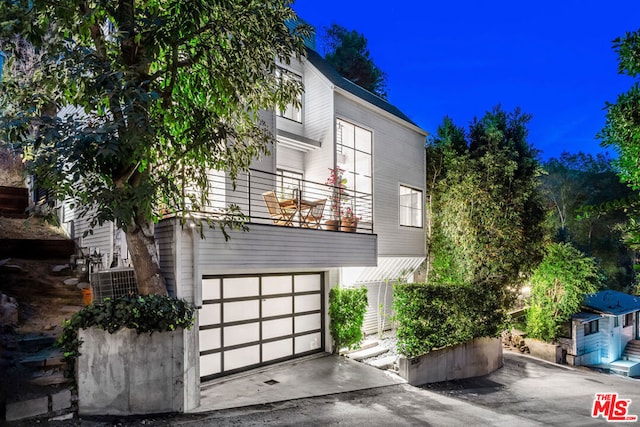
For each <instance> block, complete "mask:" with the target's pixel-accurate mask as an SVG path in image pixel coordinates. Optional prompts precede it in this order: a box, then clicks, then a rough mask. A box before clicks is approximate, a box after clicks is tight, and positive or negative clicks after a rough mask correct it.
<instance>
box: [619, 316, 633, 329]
mask: <svg viewBox="0 0 640 427" xmlns="http://www.w3.org/2000/svg"><path fill="white" fill-rule="evenodd" d="M632 325H633V313H627V314H625V315H624V317H623V318H622V327H623V328H626V327H628V326H632Z"/></svg>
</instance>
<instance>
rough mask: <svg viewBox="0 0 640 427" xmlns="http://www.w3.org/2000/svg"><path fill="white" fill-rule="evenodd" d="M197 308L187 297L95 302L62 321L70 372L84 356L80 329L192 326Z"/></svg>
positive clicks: (143, 330)
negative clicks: (77, 360) (81, 353)
mask: <svg viewBox="0 0 640 427" xmlns="http://www.w3.org/2000/svg"><path fill="white" fill-rule="evenodd" d="M193 320H194V308H193V306H192V305H191V304H189V303H187V302H186V301H184V300H179V299H176V298H171V297H168V296H164V295H146V296H126V297H120V298H115V299H104V300H103V301H102V302H97V301H94V302H93V303H91V304H90V305H88V306H86V307H84V308H83V309H82V310H80V311H79V312H77V313H75V314H74V315H73V316H71V319H68V320H65V321H64V323H63V324H62V335H61V336H60V338H59V339H58V346H59V347H61V348H62V350H63V351H64V356H65V359H66V360H67V364H68V367H69V369H70V372H71V373H73V372H75V371H74V368H73V366H74V364H75V358H76V357H78V356H79V355H80V346H81V344H82V342H81V341H80V340H79V339H78V330H80V329H87V328H90V327H93V326H95V327H97V328H100V329H103V330H105V331H107V332H109V333H110V334H112V333H114V332H116V331H118V330H119V329H121V328H128V329H135V330H136V331H138V333H146V332H149V333H152V332H165V331H173V330H176V329H178V328H184V329H189V328H191V326H192V325H193Z"/></svg>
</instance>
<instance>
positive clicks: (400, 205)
mask: <svg viewBox="0 0 640 427" xmlns="http://www.w3.org/2000/svg"><path fill="white" fill-rule="evenodd" d="M278 65H279V73H281V76H282V78H283V79H299V80H301V81H302V83H303V84H304V87H305V91H304V94H303V95H302V96H301V99H300V101H301V107H300V108H296V107H294V106H293V105H291V106H289V107H288V108H286V109H285V110H284V111H269V112H264V113H263V119H265V122H266V123H267V124H268V125H269V126H270V129H271V130H272V132H273V134H274V137H275V139H276V141H277V142H276V143H275V144H274V145H273V146H272V147H270V155H269V156H266V157H264V158H262V159H259V160H257V161H255V162H254V164H253V165H252V168H251V170H250V171H249V172H248V173H245V174H243V175H242V176H239V177H238V178H237V181H236V185H235V187H234V186H232V185H231V181H230V179H229V177H228V176H226V175H225V174H224V173H221V172H214V171H212V172H211V175H210V179H211V183H212V188H213V190H212V195H211V197H210V200H209V205H208V206H206V207H204V208H203V209H201V210H200V212H193V213H192V214H193V215H194V216H210V217H212V218H216V217H217V216H219V215H220V214H221V212H222V211H223V210H224V208H225V207H227V206H228V205H230V204H234V205H235V206H237V207H238V208H239V209H240V210H241V211H242V212H243V213H244V214H245V215H246V216H247V217H248V219H249V222H248V223H247V225H248V227H249V231H248V232H243V231H231V232H230V239H229V240H225V238H224V236H223V234H222V233H221V232H220V231H219V230H217V229H208V228H206V227H205V229H204V231H203V232H204V239H202V238H201V236H200V230H199V229H197V228H191V227H189V226H186V227H185V226H182V225H181V224H180V221H179V220H178V219H177V218H171V217H167V218H165V219H164V220H162V221H161V222H160V223H159V224H158V226H157V227H156V238H157V244H158V248H159V251H160V262H161V267H162V271H163V273H164V275H165V277H166V280H167V285H168V288H169V292H170V294H171V295H174V296H176V297H179V298H184V299H186V300H188V301H191V302H193V303H194V304H195V305H196V306H197V307H198V315H197V321H196V325H197V326H196V327H197V331H198V333H197V337H196V339H195V340H194V343H193V344H190V345H191V346H192V348H189V350H188V353H189V356H188V357H189V358H190V359H194V360H191V362H192V363H193V364H195V365H197V367H198V369H199V374H198V375H197V376H198V382H199V381H200V380H202V381H204V380H208V379H212V378H216V377H220V376H224V375H227V374H231V373H235V372H239V371H243V370H247V369H251V368H255V367H259V366H263V365H267V364H271V363H275V362H280V361H284V360H288V359H293V358H296V357H300V356H305V355H309V354H312V353H316V352H325V351H331V350H332V348H331V345H332V343H331V338H330V334H329V332H328V331H329V329H328V325H329V318H328V315H327V308H328V294H329V289H330V288H332V287H334V286H338V285H341V286H360V285H365V286H367V287H368V288H369V302H370V312H369V314H368V318H367V328H368V330H369V331H373V330H375V329H376V328H377V327H378V326H379V324H380V322H379V320H380V319H382V320H383V321H384V320H385V316H386V313H385V312H381V313H380V314H378V309H379V308H380V307H382V308H383V309H384V307H385V306H387V307H388V306H389V304H390V302H391V299H392V295H391V293H392V291H391V289H390V285H389V284H388V282H389V280H394V279H398V278H400V277H403V278H407V279H409V280H411V279H412V274H413V273H414V271H415V270H416V268H417V267H418V266H419V265H420V264H421V263H422V261H423V260H424V257H425V252H426V251H425V235H424V209H423V204H424V190H425V188H424V187H425V150H424V145H425V137H426V135H427V134H426V132H425V131H423V130H422V129H420V128H419V127H418V126H417V125H416V124H415V123H414V122H412V121H411V120H410V119H409V118H408V117H407V116H406V115H404V114H403V113H402V112H401V111H400V110H399V109H397V108H396V107H394V106H393V105H391V104H390V103H388V102H387V101H385V100H384V99H382V98H380V97H377V96H376V95H374V94H372V93H370V92H368V91H366V90H364V89H362V88H360V87H359V86H357V85H355V84H353V83H351V82H350V81H348V80H346V79H344V78H342V77H341V76H340V75H339V74H338V73H337V72H336V71H335V70H334V69H332V68H331V67H330V66H328V65H327V64H326V63H325V62H324V61H323V59H322V58H321V57H320V56H319V55H318V54H317V53H316V52H314V51H313V50H309V51H308V55H307V57H306V58H305V59H303V60H302V61H297V60H293V61H292V62H291V64H288V65H285V64H278ZM332 174H334V176H333V178H334V182H337V183H338V184H340V182H342V183H344V185H337V186H336V185H330V184H327V182H328V179H329V178H331V175H332ZM335 174H338V175H340V176H341V177H342V178H344V179H346V183H345V182H344V181H341V180H340V179H338V180H337V181H336V180H335V178H336V176H335ZM329 182H331V181H330V180H329ZM60 212H61V220H62V224H63V226H64V227H66V229H67V231H68V232H69V233H70V234H71V235H72V237H76V238H77V239H78V240H79V246H81V247H85V248H87V249H86V251H87V252H88V253H91V254H101V255H102V258H101V259H102V261H101V267H102V268H104V269H107V268H108V267H109V266H117V268H116V270H115V271H117V269H118V268H121V267H122V266H123V265H127V258H128V255H127V250H126V242H125V240H124V238H123V236H122V232H121V231H120V230H118V229H117V228H116V227H113V226H110V225H105V226H102V227H101V228H98V229H94V230H93V234H92V235H87V236H84V237H83V232H84V231H85V230H87V228H88V224H87V221H86V220H84V219H80V218H76V217H75V216H74V215H73V210H72V209H69V206H65V205H64V204H63V205H61V206H60ZM351 218H355V219H356V220H355V221H349V219H351ZM185 357H187V356H185ZM196 359H197V360H196Z"/></svg>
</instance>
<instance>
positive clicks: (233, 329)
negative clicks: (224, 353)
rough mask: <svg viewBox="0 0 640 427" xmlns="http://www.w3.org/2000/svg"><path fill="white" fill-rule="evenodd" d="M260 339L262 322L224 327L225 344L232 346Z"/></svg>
mask: <svg viewBox="0 0 640 427" xmlns="http://www.w3.org/2000/svg"><path fill="white" fill-rule="evenodd" d="M259 340H260V323H259V322H256V323H248V324H246V325H237V326H227V327H226V328H224V346H225V347H231V346H234V345H240V344H242V343H247V342H255V341H259Z"/></svg>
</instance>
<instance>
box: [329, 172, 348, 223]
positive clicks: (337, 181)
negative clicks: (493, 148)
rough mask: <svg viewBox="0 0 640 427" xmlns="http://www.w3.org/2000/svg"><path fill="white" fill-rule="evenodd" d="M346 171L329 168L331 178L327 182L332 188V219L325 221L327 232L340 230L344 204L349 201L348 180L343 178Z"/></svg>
mask: <svg viewBox="0 0 640 427" xmlns="http://www.w3.org/2000/svg"><path fill="white" fill-rule="evenodd" d="M343 173H344V169H342V168H340V167H338V166H336V167H335V168H329V177H328V178H327V181H326V182H325V184H326V185H329V186H331V187H332V190H331V199H330V200H331V217H332V218H331V219H330V220H327V221H325V226H326V228H327V230H334V231H337V230H338V229H339V228H340V217H341V216H342V215H341V214H342V202H343V201H346V200H347V198H348V197H347V193H346V185H347V179H346V178H344V177H343V176H342V174H343Z"/></svg>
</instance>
